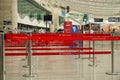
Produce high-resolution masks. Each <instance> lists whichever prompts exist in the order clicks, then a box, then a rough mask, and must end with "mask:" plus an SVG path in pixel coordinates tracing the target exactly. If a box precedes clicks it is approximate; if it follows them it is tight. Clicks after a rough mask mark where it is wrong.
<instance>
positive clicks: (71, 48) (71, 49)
mask: <svg viewBox="0 0 120 80" xmlns="http://www.w3.org/2000/svg"><path fill="white" fill-rule="evenodd" d="M5 50H6V51H8V50H26V48H5ZM31 50H92V48H32V49H31Z"/></svg>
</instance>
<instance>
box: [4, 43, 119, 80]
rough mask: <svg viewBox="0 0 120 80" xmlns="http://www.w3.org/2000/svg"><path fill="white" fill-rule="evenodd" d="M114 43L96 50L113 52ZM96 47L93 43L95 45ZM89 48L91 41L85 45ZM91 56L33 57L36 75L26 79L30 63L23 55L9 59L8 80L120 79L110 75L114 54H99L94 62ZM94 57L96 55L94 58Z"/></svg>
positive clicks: (116, 48)
mask: <svg viewBox="0 0 120 80" xmlns="http://www.w3.org/2000/svg"><path fill="white" fill-rule="evenodd" d="M110 43H111V42H110V41H101V42H98V41H97V42H95V50H110V49H111V45H110ZM91 44H92V43H91ZM114 44H115V46H114V53H115V54H114V62H115V63H114V72H118V73H119V72H120V41H119V42H118V41H115V42H114ZM84 46H85V47H87V46H88V42H84ZM88 57H89V55H81V56H80V58H78V56H77V55H57V56H55V55H54V56H33V57H32V74H33V75H34V77H23V75H25V74H29V68H25V67H23V66H25V65H27V60H22V59H25V57H23V56H21V57H20V56H19V57H10V56H6V59H5V60H6V61H5V63H6V80H120V75H107V74H106V72H109V73H111V54H103V55H95V66H89V65H92V64H93V59H92V58H91V59H87V58H88ZM91 57H92V55H91Z"/></svg>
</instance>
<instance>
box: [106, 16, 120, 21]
mask: <svg viewBox="0 0 120 80" xmlns="http://www.w3.org/2000/svg"><path fill="white" fill-rule="evenodd" d="M108 22H120V17H109V18H108Z"/></svg>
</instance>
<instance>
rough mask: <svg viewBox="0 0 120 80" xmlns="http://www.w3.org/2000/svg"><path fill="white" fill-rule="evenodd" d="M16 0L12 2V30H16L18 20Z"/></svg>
mask: <svg viewBox="0 0 120 80" xmlns="http://www.w3.org/2000/svg"><path fill="white" fill-rule="evenodd" d="M17 2H18V1H17V0H12V29H15V28H16V29H17V19H18V14H17V13H18V12H17V9H18V8H17Z"/></svg>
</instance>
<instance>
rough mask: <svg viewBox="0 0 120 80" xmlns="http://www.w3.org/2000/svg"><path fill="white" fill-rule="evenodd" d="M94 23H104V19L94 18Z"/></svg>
mask: <svg viewBox="0 0 120 80" xmlns="http://www.w3.org/2000/svg"><path fill="white" fill-rule="evenodd" d="M94 22H103V18H94Z"/></svg>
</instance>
